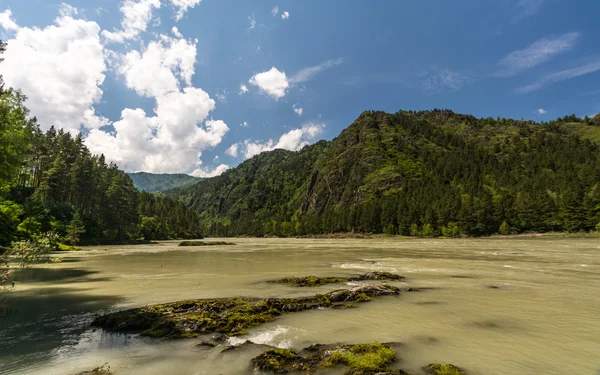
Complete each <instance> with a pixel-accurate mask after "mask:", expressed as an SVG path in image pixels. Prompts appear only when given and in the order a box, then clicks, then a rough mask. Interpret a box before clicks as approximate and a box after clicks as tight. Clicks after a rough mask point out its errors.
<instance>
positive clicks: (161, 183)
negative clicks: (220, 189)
mask: <svg viewBox="0 0 600 375" xmlns="http://www.w3.org/2000/svg"><path fill="white" fill-rule="evenodd" d="M129 177H130V178H131V181H133V185H134V186H135V187H136V189H138V190H140V191H147V192H148V193H153V192H157V191H164V190H169V189H174V188H177V187H182V186H189V185H193V184H195V183H196V182H198V181H200V178H198V177H192V176H190V175H187V174H167V173H164V174H156V173H146V172H136V173H129Z"/></svg>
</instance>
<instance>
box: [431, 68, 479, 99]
mask: <svg viewBox="0 0 600 375" xmlns="http://www.w3.org/2000/svg"><path fill="white" fill-rule="evenodd" d="M469 82H471V78H470V77H469V76H467V75H465V74H463V73H460V72H456V71H453V70H450V69H438V68H433V69H432V70H430V71H428V72H426V73H425V79H424V80H423V81H422V85H423V88H424V89H425V91H428V92H430V93H439V92H442V91H446V90H450V91H459V90H460V89H462V88H463V86H465V85H466V84H467V83H469Z"/></svg>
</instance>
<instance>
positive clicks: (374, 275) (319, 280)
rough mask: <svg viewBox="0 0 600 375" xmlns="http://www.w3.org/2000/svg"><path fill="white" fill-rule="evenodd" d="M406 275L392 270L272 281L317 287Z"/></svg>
mask: <svg viewBox="0 0 600 375" xmlns="http://www.w3.org/2000/svg"><path fill="white" fill-rule="evenodd" d="M403 279H404V276H400V275H396V274H394V273H390V272H379V271H377V272H368V273H365V274H362V275H358V276H353V277H318V276H304V277H286V278H283V279H278V280H270V281H269V282H270V283H278V284H290V285H295V286H297V287H315V286H322V285H326V284H340V283H345V282H350V281H367V280H378V281H383V280H390V281H393V280H403Z"/></svg>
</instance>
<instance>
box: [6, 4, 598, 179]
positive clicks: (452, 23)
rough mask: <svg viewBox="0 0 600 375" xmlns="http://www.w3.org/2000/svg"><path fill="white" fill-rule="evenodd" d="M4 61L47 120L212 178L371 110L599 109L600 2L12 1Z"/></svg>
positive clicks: (330, 132) (145, 159)
mask: <svg viewBox="0 0 600 375" xmlns="http://www.w3.org/2000/svg"><path fill="white" fill-rule="evenodd" d="M0 12H2V13H0V35H1V36H2V39H4V40H6V41H8V43H9V48H8V51H7V53H6V56H5V57H6V61H5V62H3V63H2V65H0V71H1V72H2V74H3V75H4V77H5V80H6V82H7V83H8V84H9V85H11V86H12V87H15V88H19V89H21V90H23V91H24V93H25V94H26V95H28V96H29V98H30V99H29V101H28V106H29V107H30V109H31V111H32V114H33V115H36V116H37V117H38V120H39V121H40V123H41V124H42V127H43V128H47V127H49V126H50V125H51V124H55V125H57V126H62V127H64V128H65V129H67V130H69V131H71V132H74V133H75V132H78V131H83V133H84V134H85V135H86V137H87V138H86V143H87V145H88V147H89V148H90V149H91V150H92V151H93V152H96V153H104V154H105V155H106V156H107V158H108V159H110V160H113V161H115V162H117V163H118V164H119V165H120V166H121V167H123V168H125V169H127V170H130V171H134V170H144V171H150V172H185V173H193V174H194V175H201V176H211V175H215V174H218V173H221V172H222V171H223V170H225V169H226V168H228V167H233V166H236V165H237V164H239V163H240V162H242V161H243V160H244V159H246V158H248V157H251V156H252V155H255V154H256V153H258V152H261V151H265V150H270V149H273V148H276V147H280V148H286V149H291V150H296V149H299V148H301V147H302V146H304V145H306V144H309V143H313V142H315V141H317V140H319V139H331V138H334V137H335V136H336V135H337V134H339V132H340V131H341V130H342V129H344V128H345V127H347V126H348V125H349V124H350V123H352V121H353V120H354V119H355V118H356V117H357V116H358V115H359V114H360V113H361V112H362V111H364V110H384V111H388V112H395V111H397V110H399V109H431V108H449V109H452V110H454V111H456V112H461V113H470V114H474V115H476V116H480V117H487V116H493V117H496V116H500V117H513V118H526V119H534V120H549V119H555V118H557V117H559V116H563V115H565V114H571V113H575V114H577V115H580V116H585V115H593V114H595V113H597V112H599V111H600V50H598V46H599V45H600V43H599V42H600V23H598V16H597V15H598V14H600V2H598V1H591V0H586V1H584V0H582V1H567V0H494V1H492V0H489V1H488V0H485V1H484V0H461V1H445V0H438V1H434V0H432V1H399V0H393V1H392V0H389V1H358V0H356V1H337V0H328V1H312V0H304V1H292V0H270V1H232V0H218V1H217V0H201V1H200V0H102V1H99V0H98V1H95V0H71V1H66V3H60V2H53V1H49V0H0Z"/></svg>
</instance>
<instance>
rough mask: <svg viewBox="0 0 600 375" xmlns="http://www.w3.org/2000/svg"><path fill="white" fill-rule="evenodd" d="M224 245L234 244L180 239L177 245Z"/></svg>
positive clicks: (230, 243) (231, 243)
mask: <svg viewBox="0 0 600 375" xmlns="http://www.w3.org/2000/svg"><path fill="white" fill-rule="evenodd" d="M225 245H235V244H234V243H233V242H225V241H212V242H205V241H182V242H180V243H179V245H177V246H225Z"/></svg>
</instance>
